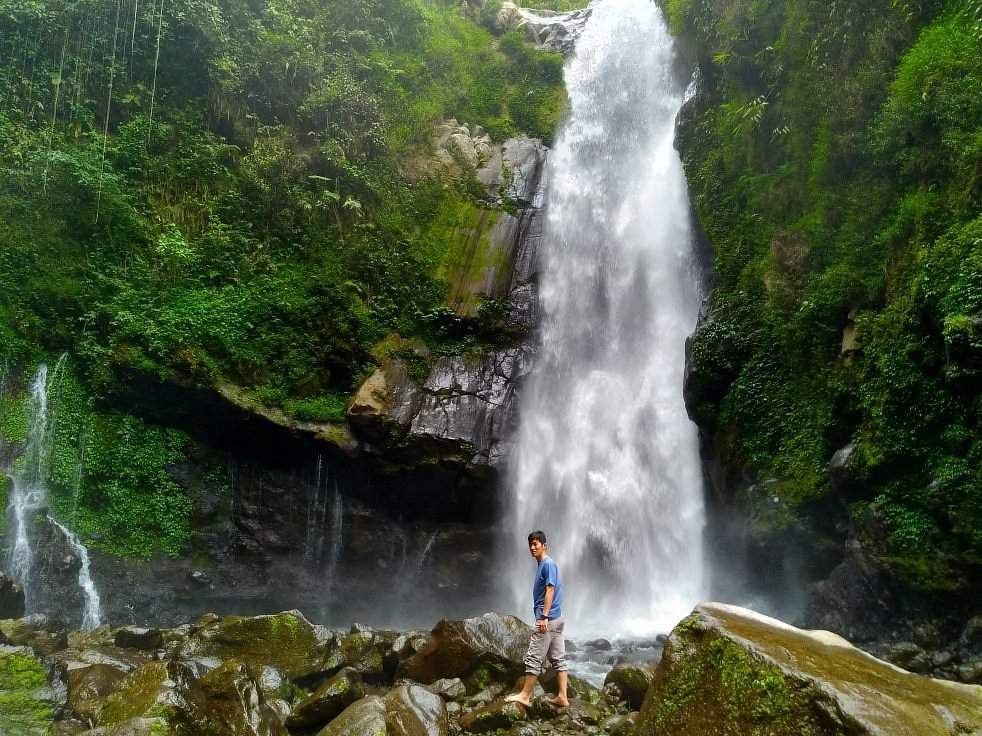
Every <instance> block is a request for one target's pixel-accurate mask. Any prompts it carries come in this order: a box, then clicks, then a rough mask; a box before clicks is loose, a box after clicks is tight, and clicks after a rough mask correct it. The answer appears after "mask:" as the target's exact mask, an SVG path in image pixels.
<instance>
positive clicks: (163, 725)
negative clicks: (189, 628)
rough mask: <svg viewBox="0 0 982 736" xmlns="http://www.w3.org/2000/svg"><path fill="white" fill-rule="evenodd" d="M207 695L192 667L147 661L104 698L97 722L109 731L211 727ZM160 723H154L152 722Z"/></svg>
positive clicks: (195, 730)
mask: <svg viewBox="0 0 982 736" xmlns="http://www.w3.org/2000/svg"><path fill="white" fill-rule="evenodd" d="M209 719H210V716H209V715H208V709H207V698H206V695H205V691H204V690H203V689H202V687H201V684H200V683H199V682H198V679H197V678H196V677H195V676H194V674H193V672H192V671H191V668H190V667H188V666H187V665H186V664H183V663H181V662H149V663H147V664H145V665H143V666H142V667H139V668H137V669H135V670H133V672H131V673H130V674H128V675H126V677H124V678H123V679H122V680H121V681H120V683H119V685H118V686H117V687H116V689H115V690H114V691H113V692H112V693H111V694H110V695H109V696H108V697H107V698H106V701H105V704H104V705H103V707H102V710H101V712H100V714H99V720H98V722H97V723H98V725H99V726H102V727H106V728H108V729H109V731H108V732H109V733H117V732H119V733H127V732H129V731H130V730H131V729H139V728H143V727H146V730H145V731H139V730H133V731H132V732H133V733H154V731H153V728H157V729H158V732H162V733H168V732H169V729H173V730H180V729H185V730H186V731H188V732H189V733H208V731H209V730H210V727H209ZM155 723H156V724H159V725H157V726H154V725H153V724H155Z"/></svg>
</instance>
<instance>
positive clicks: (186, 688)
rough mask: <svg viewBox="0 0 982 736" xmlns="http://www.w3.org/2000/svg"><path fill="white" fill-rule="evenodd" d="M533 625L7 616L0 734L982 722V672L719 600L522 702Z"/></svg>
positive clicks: (915, 727) (842, 730)
mask: <svg viewBox="0 0 982 736" xmlns="http://www.w3.org/2000/svg"><path fill="white" fill-rule="evenodd" d="M530 632H531V629H530V627H529V626H527V625H526V624H525V623H523V622H522V621H520V620H518V619H516V618H514V617H512V616H506V615H503V614H498V613H486V614H483V615H481V616H477V617H474V618H469V619H463V620H456V621H453V620H449V619H444V620H441V621H440V622H438V623H437V624H436V626H434V627H433V629H432V630H430V631H392V630H385V629H377V628H372V627H367V626H362V625H358V624H354V625H352V626H351V627H350V628H348V629H346V630H343V631H342V630H336V629H330V628H327V627H324V626H319V625H316V624H313V623H311V622H310V621H308V620H307V619H306V618H305V617H304V615H303V614H302V613H301V612H299V611H286V612H281V613H278V614H272V615H261V616H253V617H245V616H234V615H233V616H226V617H220V616H217V615H214V614H207V615H205V616H202V617H201V618H200V619H198V620H197V621H195V622H193V623H186V624H183V625H181V626H177V627H175V628H170V629H150V628H138V627H133V626H124V627H115V628H113V627H110V626H101V627H99V628H97V629H95V630H93V631H89V632H80V631H74V632H69V631H67V630H66V629H65V628H64V626H63V625H61V624H60V623H58V622H57V621H55V620H53V619H50V618H47V617H45V616H41V615H34V616H29V617H26V618H19V619H6V620H0V734H10V735H15V734H16V736H34V735H35V734H36V735H38V736H41V735H42V734H44V735H50V734H57V735H59V736H62V735H63V736H69V735H70V736H79V735H81V734H85V736H137V735H142V734H181V735H182V736H188V735H189V734H191V735H199V734H200V735H201V736H226V735H228V736H233V735H234V736H288V735H289V734H295V735H301V736H314V735H316V736H342V735H344V736H360V735H362V734H365V735H366V736H367V735H368V734H372V736H379V735H380V734H383V735H386V736H424V735H425V736H451V735H456V734H461V733H468V734H483V733H492V732H494V733H504V732H507V733H508V734H509V735H510V736H535V735H536V734H540V735H543V736H546V735H549V734H610V736H629V735H636V736H654V735H655V734H658V736H670V735H671V734H679V735H680V736H681V735H682V734H685V735H687V736H699V735H700V734H710V733H712V734H716V733H727V734H730V733H734V734H736V733H739V734H761V736H762V735H763V734H765V733H782V734H783V733H801V734H810V735H814V736H819V735H825V734H828V735H829V736H832V735H833V734H835V735H836V736H838V735H840V734H848V735H850V736H852V735H858V734H869V735H870V736H873V735H874V734H875V735H882V734H891V735H892V736H899V735H905V734H909V735H910V736H924V734H938V735H942V734H952V735H954V734H959V735H962V736H964V735H966V734H982V688H980V687H979V686H975V685H961V684H955V683H950V682H945V681H940V680H932V679H930V678H927V677H923V676H919V675H915V674H911V673H909V672H905V671H904V670H901V669H900V668H898V667H895V666H893V665H890V664H887V663H885V662H882V661H880V660H877V659H875V658H874V657H872V656H871V655H868V654H866V653H864V652H861V651H859V650H857V649H855V648H854V647H852V646H851V645H849V644H848V642H845V641H844V640H842V639H840V638H838V637H835V636H834V635H832V634H828V633H827V632H807V631H801V630H798V629H794V628H792V627H790V626H787V625H786V624H783V623H781V622H779V621H775V620H773V619H767V618H765V617H763V616H760V615H758V614H755V613H753V612H750V611H747V610H745V609H740V608H736V607H733V606H725V605H721V604H711V603H710V604H703V605H701V606H699V607H697V608H696V610H695V611H694V612H693V613H692V615H691V616H689V617H688V618H687V619H685V620H684V621H683V622H681V623H680V624H679V625H678V626H677V627H676V628H675V630H674V631H673V632H672V634H671V635H670V636H669V637H667V639H661V640H652V641H650V642H634V643H632V644H630V645H624V644H623V643H622V644H621V645H615V644H612V643H611V642H608V641H606V640H603V639H596V640H591V641H589V642H573V643H572V644H571V647H570V649H571V653H572V658H573V660H574V663H575V667H576V669H578V670H581V669H582V668H583V666H584V663H585V662H590V663H592V665H591V666H593V667H594V668H603V667H604V663H606V672H605V673H604V675H603V679H602V680H601V679H599V677H597V676H596V675H597V674H598V673H597V671H596V669H595V670H594V672H593V673H592V675H590V676H589V677H588V678H584V677H580V676H578V675H576V674H575V673H574V674H572V675H571V677H570V696H571V704H570V706H569V707H568V708H556V707H553V706H551V705H549V704H548V702H547V700H546V697H545V695H546V693H547V692H548V691H554V685H555V677H554V675H553V673H552V672H551V671H550V672H547V673H545V675H544V676H543V678H542V679H541V681H540V682H541V687H537V689H536V692H535V694H534V697H533V701H532V704H531V706H530V707H528V708H524V707H522V706H519V705H517V704H514V703H506V702H505V701H504V698H503V696H504V695H505V694H506V693H508V692H510V691H512V690H514V689H516V688H517V686H518V683H519V682H520V681H521V679H522V676H523V666H522V658H523V655H524V652H525V648H526V645H527V642H528V637H529V634H530ZM663 647H664V657H662V648H663ZM659 660H661V661H660V662H659ZM619 661H620V663H619V664H617V662H619ZM543 688H544V689H543ZM714 724H717V725H720V727H721V728H723V730H722V731H720V730H718V729H716V725H714ZM714 729H716V730H714Z"/></svg>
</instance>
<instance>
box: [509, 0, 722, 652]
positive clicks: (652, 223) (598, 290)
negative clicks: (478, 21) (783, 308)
mask: <svg viewBox="0 0 982 736" xmlns="http://www.w3.org/2000/svg"><path fill="white" fill-rule="evenodd" d="M593 8H594V11H593V14H592V16H591V18H590V21H589V22H588V24H587V26H586V28H585V29H584V31H583V34H582V35H581V37H580V39H579V41H578V42H577V46H576V51H575V54H574V55H573V57H572V58H571V59H570V60H569V62H568V63H567V67H566V72H565V74H566V85H567V89H568V91H569V96H570V103H571V111H570V114H569V117H568V119H567V121H566V123H565V124H564V128H563V129H562V131H561V132H560V135H559V138H558V140H557V143H556V147H555V150H554V151H553V152H552V153H551V154H550V159H549V170H548V172H547V177H548V179H547V193H546V205H545V206H546V223H545V226H544V232H543V239H542V246H541V247H542V252H541V258H542V267H541V287H540V305H541V310H542V319H541V340H542V344H541V349H540V353H539V356H538V361H537V365H536V367H535V369H534V371H533V374H532V376H531V377H530V380H529V384H528V386H527V388H526V390H525V392H524V394H523V396H522V399H521V409H520V416H521V424H520V427H519V433H518V440H517V449H516V457H515V460H514V463H513V466H512V476H511V486H512V490H513V498H512V501H513V503H512V513H511V528H512V530H513V537H512V539H511V540H510V542H509V543H510V544H512V545H514V546H515V548H517V549H522V547H523V546H524V542H525V535H526V534H527V532H529V531H531V530H532V529H537V528H541V529H543V530H545V531H546V534H547V535H548V537H549V540H550V545H549V550H550V554H551V555H552V556H553V557H554V558H555V559H556V560H557V562H559V564H560V569H561V570H562V574H563V576H564V585H565V589H566V603H565V605H564V613H565V614H566V616H567V619H568V620H569V622H570V623H569V626H570V627H571V628H574V629H575V630H577V631H579V632H586V631H597V632H605V633H607V634H608V635H609V634H614V633H635V634H640V633H645V632H651V631H667V630H668V629H670V628H671V627H672V626H673V625H674V624H675V623H677V622H678V620H679V619H680V618H682V617H683V616H684V615H685V614H687V613H688V611H689V610H690V609H691V607H692V606H693V604H695V603H697V602H698V601H699V600H700V599H701V598H702V597H703V595H704V592H705V590H706V579H705V578H706V574H705V571H704V569H703V558H702V549H701V547H702V529H703V526H704V523H705V522H704V509H703V500H702V498H703V490H702V473H701V467H700V460H699V452H698V438H697V433H696V428H695V427H694V425H693V424H692V423H691V422H690V421H689V419H688V417H687V415H686V411H685V406H684V403H683V398H682V379H683V369H684V362H685V358H684V346H685V339H686V336H687V335H688V334H689V333H690V332H691V331H692V329H693V327H694V326H695V322H696V317H697V314H698V308H699V303H700V293H699V287H698V284H699V278H698V269H697V265H696V261H695V258H694V254H693V237H692V232H691V225H690V221H689V202H688V194H687V187H686V183H685V178H684V174H683V171H682V166H681V162H680V160H679V156H678V153H677V152H676V151H675V149H674V148H673V139H674V125H675V118H676V115H677V113H678V110H679V108H680V106H681V104H682V99H683V94H684V88H683V86H682V85H680V84H679V83H678V81H677V80H676V79H675V77H674V74H673V66H674V61H675V57H674V50H673V44H672V39H671V37H670V36H669V34H668V29H667V26H666V23H665V21H664V18H663V16H662V14H661V11H660V10H659V9H658V8H657V6H656V5H655V4H654V3H652V2H650V0H604V2H599V3H595V4H594V6H593ZM525 554H526V556H524V557H523V558H522V559H518V558H517V557H516V559H515V560H514V561H513V565H512V568H511V575H512V579H513V580H514V581H515V583H514V586H515V587H514V593H515V599H516V601H517V602H519V603H518V605H519V607H518V610H519V612H520V613H522V615H525V616H527V615H528V611H527V610H526V609H528V608H529V603H528V599H529V587H530V578H531V572H532V567H531V561H530V559H529V558H528V556H527V553H525Z"/></svg>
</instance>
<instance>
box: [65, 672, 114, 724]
mask: <svg viewBox="0 0 982 736" xmlns="http://www.w3.org/2000/svg"><path fill="white" fill-rule="evenodd" d="M125 676H126V672H125V671H123V670H120V669H119V668H117V667H114V666H113V665H111V664H105V663H101V662H100V663H97V664H84V663H80V662H75V663H72V664H70V665H68V705H69V706H70V707H71V709H72V713H73V714H74V715H75V716H76V717H78V718H81V719H83V720H91V721H95V720H98V718H99V713H100V712H101V711H102V707H103V705H104V703H105V698H106V696H108V695H109V694H110V693H112V691H113V690H115V689H116V686H117V685H118V683H119V681H120V680H122V679H123V678H124V677H125Z"/></svg>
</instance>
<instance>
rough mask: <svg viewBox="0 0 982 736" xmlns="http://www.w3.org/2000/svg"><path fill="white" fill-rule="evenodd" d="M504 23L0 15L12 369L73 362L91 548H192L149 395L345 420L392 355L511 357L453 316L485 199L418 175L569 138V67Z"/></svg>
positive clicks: (454, 7) (426, 12)
mask: <svg viewBox="0 0 982 736" xmlns="http://www.w3.org/2000/svg"><path fill="white" fill-rule="evenodd" d="M491 10H493V8H490V7H484V8H483V10H482V7H481V4H478V5H476V6H475V7H470V6H468V5H467V4H466V3H464V4H460V3H444V2H439V1H438V0H268V1H267V2H258V3H245V2H239V1H238V0H151V2H149V3H141V2H139V0H131V1H128V2H124V0H115V1H114V0H42V1H41V2H33V1H27V0H0V352H2V353H4V354H7V355H8V356H9V360H10V363H11V366H12V367H16V366H21V368H22V369H24V367H25V366H30V365H33V364H36V363H37V362H38V361H41V360H45V359H47V360H48V361H49V364H50V363H51V362H53V356H57V355H59V354H61V353H63V352H68V353H70V354H71V356H72V358H71V360H70V364H71V365H72V366H73V369H72V371H71V376H70V377H69V378H67V379H66V380H67V381H68V383H66V389H65V391H66V394H65V396H66V404H65V407H66V409H65V411H63V413H62V423H61V425H60V427H61V429H60V430H59V431H60V432H63V433H67V434H65V436H64V437H63V438H62V439H63V440H64V441H63V442H61V445H59V446H60V447H63V448H64V452H70V453H74V455H73V457H75V456H77V458H80V459H78V460H77V461H76V460H72V461H71V462H68V461H67V460H66V463H67V464H66V465H65V467H64V468H62V464H61V461H60V460H57V458H56V461H55V464H54V467H53V469H52V473H53V476H52V483H53V484H54V489H55V493H54V498H53V501H52V503H53V506H54V508H55V510H56V512H57V513H58V515H59V516H60V517H61V518H63V519H66V520H69V521H70V523H71V524H72V525H73V526H74V527H75V528H77V530H78V531H79V532H80V534H81V535H82V537H83V539H85V540H87V541H89V542H93V541H95V542H97V543H100V544H102V546H103V547H105V548H107V549H110V550H111V551H114V552H119V553H121V554H126V555H128V556H136V557H143V556H147V555H148V554H150V552H151V550H152V544H153V542H152V540H156V541H157V543H159V545H160V546H161V547H162V548H163V549H164V550H165V551H167V552H168V553H171V554H174V553H176V552H177V551H178V550H179V549H180V547H181V545H182V544H183V542H184V541H186V539H187V535H188V515H189V513H190V505H189V501H188V500H187V499H186V498H184V497H183V496H181V494H180V493H179V489H178V488H177V487H176V485H175V484H174V482H173V480H172V479H170V477H169V476H168V474H167V472H166V471H165V468H166V467H167V466H168V465H170V464H172V463H174V462H176V461H178V460H179V459H180V458H181V457H183V452H184V450H183V449H182V448H183V447H184V446H185V445H186V443H187V438H186V437H183V436H181V435H179V433H175V432H173V431H171V430H168V429H164V428H160V427H155V426H152V425H149V424H145V423H144V422H142V421H139V420H136V419H134V418H132V417H130V416H128V415H127V414H126V413H121V411H120V410H122V411H123V412H126V411H127V407H126V406H124V405H121V403H120V401H119V397H120V396H123V395H125V393H126V391H127V389H128V387H129V386H131V385H133V384H134V382H136V381H141V382H146V381H151V382H174V383H179V384H181V385H196V386H199V387H201V389H202V390H206V391H207V390H210V389H211V387H213V386H214V385H215V384H216V383H218V382H229V383H232V384H235V385H237V386H238V387H241V389H242V391H243V394H244V395H246V396H247V397H248V398H249V400H250V401H254V402H259V403H263V404H266V405H269V406H276V407H279V408H282V409H283V410H285V411H286V413H287V414H288V415H291V416H293V417H296V418H299V419H303V420H312V421H325V420H326V421H341V420H343V418H344V411H345V404H346V400H347V398H348V396H349V395H350V393H351V392H352V390H353V389H354V388H356V387H357V385H358V383H359V382H360V380H361V379H362V378H363V377H364V376H365V375H367V373H368V372H370V371H371V370H372V369H373V368H374V366H375V365H376V364H377V362H378V361H379V360H380V359H381V358H383V357H384V356H385V355H386V354H387V353H388V352H391V351H394V350H399V351H404V352H407V354H411V355H413V356H416V355H417V353H416V352H414V351H416V350H417V349H420V348H428V349H429V350H430V351H433V352H448V351H449V352H453V351H461V350H467V349H471V348H474V347H478V346H479V345H480V343H481V341H482V340H489V339H496V333H495V332H494V330H493V329H490V328H489V329H485V328H486V327H488V325H487V324H486V323H487V322H488V321H489V319H490V321H492V322H493V316H494V315H493V314H492V313H493V312H494V310H493V309H491V310H479V313H478V314H477V316H475V317H472V318H468V317H459V316H457V315H455V314H454V313H453V311H452V310H451V309H448V306H449V305H447V304H446V303H445V302H446V294H447V290H448V284H447V281H446V279H445V278H444V274H445V272H446V270H447V269H446V262H447V260H448V259H452V257H453V253H452V252H451V249H452V248H451V246H452V240H453V238H451V237H449V236H448V228H452V227H454V226H455V223H456V222H457V221H458V220H460V218H461V217H462V215H461V213H464V214H465V215H466V214H467V213H470V212H472V211H473V210H475V208H477V207H479V206H485V204H484V203H481V202H479V201H478V200H479V198H480V197H481V196H484V197H485V198H486V194H483V195H482V192H481V191H479V190H477V189H476V188H475V186H474V182H473V181H471V180H467V179H466V177H465V178H464V180H461V181H458V182H456V183H454V182H451V183H449V184H448V183H447V182H444V181H438V180H435V179H430V178H418V177H407V176H403V174H402V172H403V171H404V170H405V169H407V168H411V166H409V165H408V164H409V163H411V162H412V161H413V160H414V159H418V158H420V157H423V158H425V157H427V156H429V155H430V152H429V151H428V147H429V145H430V140H431V136H432V135H433V131H434V126H436V125H437V124H438V123H439V122H440V121H442V120H444V119H447V118H450V117H455V118H456V119H457V120H458V121H460V122H462V123H465V124H467V125H470V126H477V125H480V126H483V127H484V129H485V130H486V131H487V132H488V133H489V134H490V135H491V136H492V138H493V139H494V140H496V141H499V142H500V141H502V140H504V139H505V138H507V137H508V136H511V135H515V134H518V133H519V132H524V133H527V134H530V135H532V136H539V137H542V138H545V139H546V140H548V139H550V138H551V137H552V135H553V133H554V131H555V127H556V125H557V122H558V120H559V118H560V116H561V114H562V112H563V109H564V106H565V93H564V91H563V87H562V59H561V57H559V56H557V55H554V54H548V53H544V52H539V51H536V50H535V49H534V48H533V47H532V46H531V45H530V44H529V43H528V42H527V41H525V40H524V39H523V38H522V37H520V36H518V35H517V34H505V35H504V36H502V37H501V38H496V37H495V36H494V35H493V34H492V32H491V28H492V26H493V17H494V16H493V13H492V12H491ZM471 178H473V177H471ZM488 315H491V317H490V318H488ZM423 353H424V354H425V351H423ZM13 374H14V373H11V375H13ZM76 377H77V379H78V380H76ZM69 385H70V387H71V388H70V390H69V388H67V387H68V386H69ZM0 393H2V392H0ZM69 395H71V396H72V397H74V398H73V399H72V400H71V401H68V398H67V397H68V396H69ZM11 396H13V394H11ZM0 400H2V397H0ZM20 400H22V399H20ZM94 400H95V401H94ZM17 401H18V400H15V399H14V398H11V399H10V401H8V405H7V406H6V408H5V410H4V414H5V415H7V416H8V419H9V420H10V421H12V422H14V423H15V424H16V420H15V419H11V417H15V415H16V413H17ZM69 406H72V407H74V408H72V409H71V411H69V410H68V408H67V407H69ZM83 428H84V431H83ZM12 431H13V434H12V435H10V434H8V435H7V436H8V438H14V439H16V431H15V430H12ZM72 433H74V434H72ZM69 435H72V436H71V437H69ZM66 457H67V456H66ZM79 463H80V465H79ZM69 466H70V467H69ZM78 468H80V469H78ZM66 473H67V474H69V475H71V476H72V477H71V478H69V477H68V476H67V475H65V474H66ZM6 490H7V488H6V483H4V484H3V486H2V487H0V495H5V494H6ZM65 499H71V501H70V504H72V506H71V508H68V506H66V505H65V504H66V503H69V502H68V501H65Z"/></svg>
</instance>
